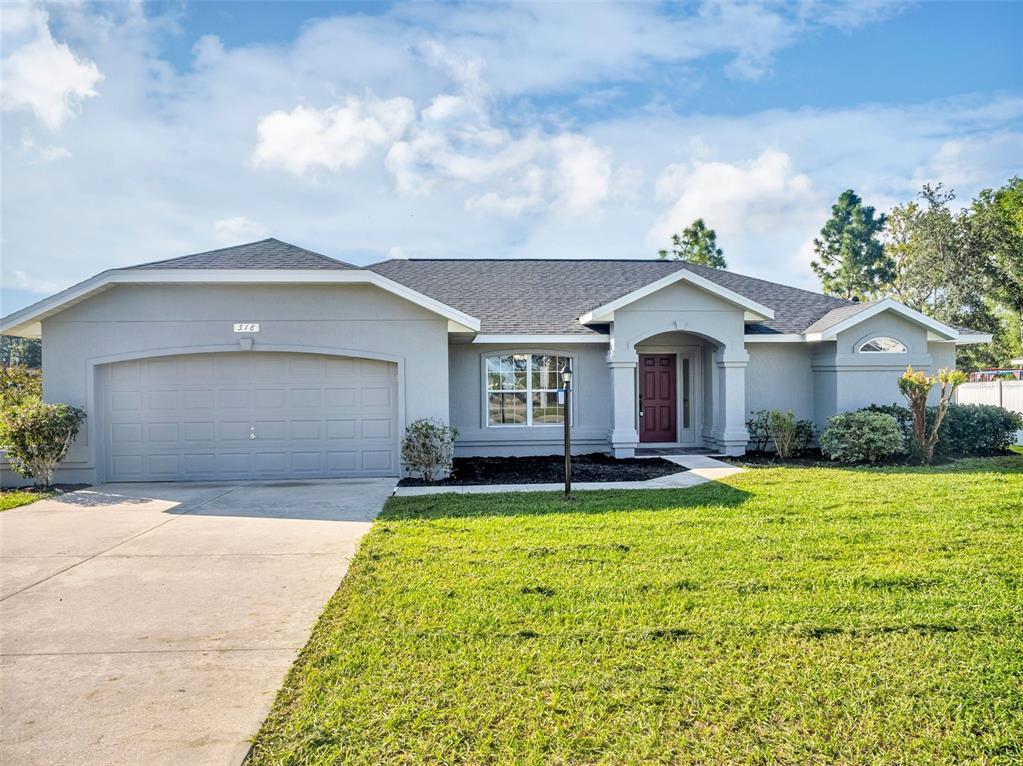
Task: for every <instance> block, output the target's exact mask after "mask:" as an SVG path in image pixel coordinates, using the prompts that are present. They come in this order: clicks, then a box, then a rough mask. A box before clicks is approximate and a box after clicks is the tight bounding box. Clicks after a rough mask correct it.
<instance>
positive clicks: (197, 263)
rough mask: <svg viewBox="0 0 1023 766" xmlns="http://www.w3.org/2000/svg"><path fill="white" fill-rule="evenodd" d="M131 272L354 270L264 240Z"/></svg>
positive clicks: (283, 244) (308, 253) (300, 248)
mask: <svg viewBox="0 0 1023 766" xmlns="http://www.w3.org/2000/svg"><path fill="white" fill-rule="evenodd" d="M130 268H133V269H355V268H358V267H357V266H353V265H352V264H350V263H344V262H343V261H339V260H336V259H334V258H330V257H328V256H326V255H321V254H320V253H314V252H313V251H312V250H306V249H305V248H303V247H298V246H296V245H289V244H288V243H287V242H281V241H280V240H279V239H263V240H260V241H259V242H249V243H247V244H244V245H235V246H234V247H223V248H221V249H219V250H208V251H207V252H205V253H193V254H192V255H182V256H180V257H178V258H168V259H167V260H165V261H153V262H152V263H143V264H141V265H139V266H131V267H130Z"/></svg>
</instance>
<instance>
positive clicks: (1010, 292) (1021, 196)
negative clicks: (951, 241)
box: [970, 177, 1023, 356]
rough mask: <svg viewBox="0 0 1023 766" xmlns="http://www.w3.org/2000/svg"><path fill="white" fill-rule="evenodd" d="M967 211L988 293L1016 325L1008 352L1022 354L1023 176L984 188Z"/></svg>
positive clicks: (1016, 354) (1015, 354)
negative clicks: (980, 251) (986, 274)
mask: <svg viewBox="0 0 1023 766" xmlns="http://www.w3.org/2000/svg"><path fill="white" fill-rule="evenodd" d="M970 214H971V216H972V218H973V221H974V224H975V229H976V231H977V232H978V237H979V238H980V239H981V240H982V248H983V252H984V256H985V258H986V266H987V269H988V272H989V273H990V275H991V292H990V295H991V297H992V298H993V299H994V300H995V301H997V302H998V303H999V304H1000V305H1002V306H1004V307H1005V308H1006V309H1007V310H1009V311H1011V312H1012V313H1013V315H1014V320H1013V321H1012V324H1013V325H1016V326H1017V327H1018V332H1019V334H1018V335H1017V336H1016V337H1014V338H1013V339H1012V340H1011V342H1009V343H1008V344H1007V345H1008V347H1009V348H1008V353H1010V354H1013V355H1014V356H1020V355H1023V178H1019V177H1014V178H1010V179H1009V181H1008V182H1007V183H1006V184H1005V185H1004V186H1002V187H1001V188H1000V189H997V190H991V189H984V190H983V191H982V192H981V193H980V194H979V195H977V199H975V200H974V201H973V205H972V206H971V207H970ZM1014 329H1015V328H1014ZM1008 340H1009V339H1008V338H1006V339H1005V341H1008Z"/></svg>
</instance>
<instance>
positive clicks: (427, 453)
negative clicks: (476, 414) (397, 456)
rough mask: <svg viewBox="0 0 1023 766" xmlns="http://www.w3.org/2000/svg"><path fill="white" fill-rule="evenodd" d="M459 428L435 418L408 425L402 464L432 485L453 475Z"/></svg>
mask: <svg viewBox="0 0 1023 766" xmlns="http://www.w3.org/2000/svg"><path fill="white" fill-rule="evenodd" d="M456 438H458V429H457V428H455V427H453V426H446V425H444V423H442V422H440V421H439V420H434V419H433V418H420V419H419V420H414V421H413V422H411V423H409V424H408V427H407V428H406V429H405V438H404V439H402V440H401V464H402V465H403V466H405V469H406V470H407V471H410V472H412V473H416V474H418V475H419V478H421V479H422V480H423V481H428V482H433V481H436V480H437V479H439V478H442V477H443V476H444V475H445V474H448V473H450V472H451V466H452V463H453V461H454V458H455V439H456Z"/></svg>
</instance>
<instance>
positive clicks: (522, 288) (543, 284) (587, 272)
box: [366, 259, 859, 335]
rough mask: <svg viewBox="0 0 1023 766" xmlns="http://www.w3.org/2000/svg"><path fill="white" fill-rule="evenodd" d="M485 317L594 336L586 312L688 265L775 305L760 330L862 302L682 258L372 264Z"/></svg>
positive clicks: (795, 326)
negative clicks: (584, 317) (583, 321)
mask: <svg viewBox="0 0 1023 766" xmlns="http://www.w3.org/2000/svg"><path fill="white" fill-rule="evenodd" d="M366 268H368V269H371V270H373V271H375V272H377V273H378V274H381V275H383V276H385V277H387V278H388V279H393V280H394V281H395V282H399V283H401V284H403V285H405V286H406V287H410V288H412V289H413V290H417V291H418V292H421V293H424V294H425V295H429V296H430V297H431V298H435V299H436V300H439V301H441V302H442V303H446V304H447V305H449V306H452V307H453V308H456V309H459V310H460V311H464V312H465V313H467V314H469V315H471V316H474V317H476V318H477V319H479V320H480V322H481V324H482V327H481V330H480V332H482V333H487V334H495V335H505V334H507V335H519V334H522V335H532V334H538V335H548V334H550V335H592V334H594V332H597V331H596V330H594V329H591V328H588V327H584V326H583V325H580V324H579V317H581V316H582V315H583V314H586V313H587V312H589V311H592V310H593V309H595V308H597V307H599V306H602V305H604V304H605V303H610V302H611V301H613V300H615V299H616V298H620V297H622V296H623V295H627V294H628V293H631V292H632V291H633V290H637V289H639V288H641V287H643V286H644V285H648V284H650V283H651V282H655V281H656V280H658V279H661V278H662V277H665V276H668V275H669V274H672V273H674V272H675V271H678V270H679V269H683V268H687V269H689V270H691V271H693V272H694V273H696V274H698V275H699V276H702V277H705V278H706V279H709V280H710V281H712V282H715V283H716V284H719V285H721V286H722V287H725V288H727V289H729V290H732V291H734V292H736V293H739V294H740V295H744V296H746V297H747V298H751V299H752V300H754V301H757V302H758V303H761V304H763V305H765V306H767V307H769V308H771V309H774V312H775V317H774V319H773V320H768V321H765V322H761V323H758V324H754V325H748V326H747V332H749V333H756V334H778V333H799V332H803V330H804V329H805V328H806V327H807V326H809V325H811V324H813V323H814V322H815V321H816V320H817V319H819V318H820V317H821V316H823V315H824V314H827V313H828V312H829V311H832V310H833V309H836V308H839V307H850V308H851V307H854V306H858V305H859V304H851V303H849V302H848V301H844V300H841V299H840V298H832V297H829V296H827V295H821V294H819V293H814V292H810V291H808V290H800V289H798V288H795V287H788V286H786V285H780V284H777V283H775V282H767V281H765V280H763V279H754V278H753V277H747V276H744V275H742V274H735V273H733V272H730V271H722V270H720V269H712V268H709V267H705V266H696V265H694V264H691V263H682V262H680V261H640V260H547V259H542V260H541V259H536V260H509V259H471V260H470V259H450V260H432V259H424V260H416V259H411V260H390V261H383V262H382V263H377V264H374V265H372V266H368V267H366Z"/></svg>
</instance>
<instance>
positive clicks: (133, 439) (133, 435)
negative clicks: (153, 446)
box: [110, 423, 142, 445]
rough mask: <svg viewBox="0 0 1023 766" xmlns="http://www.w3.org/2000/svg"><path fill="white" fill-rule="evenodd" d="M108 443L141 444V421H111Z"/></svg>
mask: <svg viewBox="0 0 1023 766" xmlns="http://www.w3.org/2000/svg"><path fill="white" fill-rule="evenodd" d="M110 443H111V444H116V445H122V444H141V443H142V424H141V423H111V424H110Z"/></svg>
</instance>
